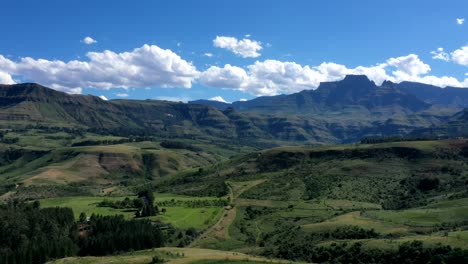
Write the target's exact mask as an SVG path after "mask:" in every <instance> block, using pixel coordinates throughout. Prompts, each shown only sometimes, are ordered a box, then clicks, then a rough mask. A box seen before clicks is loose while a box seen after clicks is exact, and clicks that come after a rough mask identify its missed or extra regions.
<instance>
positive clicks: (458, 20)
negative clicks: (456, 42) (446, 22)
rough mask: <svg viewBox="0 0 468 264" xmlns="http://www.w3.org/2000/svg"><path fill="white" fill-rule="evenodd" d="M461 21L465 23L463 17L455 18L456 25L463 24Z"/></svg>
mask: <svg viewBox="0 0 468 264" xmlns="http://www.w3.org/2000/svg"><path fill="white" fill-rule="evenodd" d="M463 23H465V19H464V18H457V24H458V25H463Z"/></svg>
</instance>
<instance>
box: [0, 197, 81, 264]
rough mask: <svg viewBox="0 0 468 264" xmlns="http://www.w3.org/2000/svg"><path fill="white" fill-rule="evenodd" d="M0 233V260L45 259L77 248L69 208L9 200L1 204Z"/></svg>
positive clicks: (9, 261) (3, 261) (63, 255)
mask: <svg viewBox="0 0 468 264" xmlns="http://www.w3.org/2000/svg"><path fill="white" fill-rule="evenodd" d="M0 234H2V235H1V236H0V260H1V262H2V263H44V262H46V261H48V260H50V259H54V258H61V257H65V256H73V255H75V254H76V253H77V252H78V247H77V245H76V241H77V236H78V229H77V226H76V224H75V222H74V217H73V212H72V210H71V209H69V208H44V209H40V208H39V207H38V206H36V205H33V204H22V203H17V202H10V203H8V204H6V205H3V206H0Z"/></svg>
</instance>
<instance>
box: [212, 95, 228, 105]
mask: <svg viewBox="0 0 468 264" xmlns="http://www.w3.org/2000/svg"><path fill="white" fill-rule="evenodd" d="M208 100H210V101H217V102H221V103H226V104H230V103H229V102H228V101H226V100H224V98H223V97H221V96H215V97H211V98H210V99H208Z"/></svg>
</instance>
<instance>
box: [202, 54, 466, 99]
mask: <svg viewBox="0 0 468 264" xmlns="http://www.w3.org/2000/svg"><path fill="white" fill-rule="evenodd" d="M430 71H431V67H430V66H429V65H428V64H426V63H424V62H423V61H421V60H420V58H419V57H418V56H417V55H415V54H409V55H407V56H401V57H396V58H390V59H388V60H387V61H386V62H384V63H380V64H377V65H374V66H369V67H366V66H358V67H356V68H348V67H346V66H345V65H342V64H337V63H333V62H324V63H322V64H320V65H318V66H309V65H305V66H302V65H300V64H297V63H295V62H283V61H277V60H265V61H263V62H260V61H257V62H255V63H254V64H252V65H249V66H247V67H246V69H243V68H240V67H236V66H231V65H229V64H226V65H225V66H224V67H218V66H211V67H210V68H208V69H207V70H206V71H205V72H202V73H201V75H200V79H199V81H200V83H202V84H204V85H206V86H211V87H217V88H231V89H236V90H240V91H243V92H247V93H250V94H253V95H256V96H265V95H277V94H281V93H285V94H288V93H294V92H299V91H301V90H304V89H315V88H317V87H318V86H319V85H320V82H328V81H338V80H342V79H343V78H344V77H345V76H346V75H348V74H363V75H367V76H368V77H369V79H370V80H372V81H374V82H375V83H376V84H377V85H381V84H382V82H383V81H385V80H390V81H392V82H402V81H414V82H421V83H426V84H432V85H436V86H440V87H446V86H455V87H462V86H468V85H467V84H468V79H466V80H465V81H464V82H460V81H458V80H457V79H456V78H454V77H450V76H442V77H438V76H432V75H428V73H429V72H430Z"/></svg>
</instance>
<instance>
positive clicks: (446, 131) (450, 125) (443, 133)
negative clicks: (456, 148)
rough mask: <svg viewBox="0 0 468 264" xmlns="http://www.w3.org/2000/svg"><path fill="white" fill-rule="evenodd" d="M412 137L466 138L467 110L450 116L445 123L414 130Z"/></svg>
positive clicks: (467, 129) (467, 126) (467, 125)
mask: <svg viewBox="0 0 468 264" xmlns="http://www.w3.org/2000/svg"><path fill="white" fill-rule="evenodd" d="M410 136H412V137H435V138H437V137H440V138H457V137H468V109H463V110H462V111H460V112H458V113H456V114H455V115H453V116H451V117H450V118H449V119H448V121H447V122H445V123H442V124H438V125H434V126H431V127H428V128H421V129H416V130H414V131H413V132H411V134H410Z"/></svg>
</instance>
